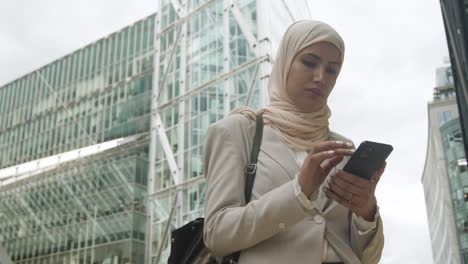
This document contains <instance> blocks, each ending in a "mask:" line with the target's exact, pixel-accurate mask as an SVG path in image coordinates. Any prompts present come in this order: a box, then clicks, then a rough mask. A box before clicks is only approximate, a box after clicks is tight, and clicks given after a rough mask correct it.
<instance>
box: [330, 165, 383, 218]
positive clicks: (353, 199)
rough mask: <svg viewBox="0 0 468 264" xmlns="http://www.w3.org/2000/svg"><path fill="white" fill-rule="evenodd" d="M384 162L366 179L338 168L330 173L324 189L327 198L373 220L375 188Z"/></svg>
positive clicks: (375, 207) (375, 202)
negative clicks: (326, 186) (332, 173)
mask: <svg viewBox="0 0 468 264" xmlns="http://www.w3.org/2000/svg"><path fill="white" fill-rule="evenodd" d="M385 166H386V163H385V162H384V164H383V165H382V167H381V168H380V169H379V170H378V171H376V172H375V173H374V175H373V176H372V178H371V180H370V181H368V180H366V179H363V178H361V177H358V176H356V175H353V174H350V173H347V172H345V171H342V170H338V171H337V173H336V174H334V175H332V176H331V177H330V178H331V180H330V182H329V184H328V186H329V188H326V189H325V194H326V195H327V197H328V198H330V199H333V200H335V201H337V202H338V203H340V204H341V205H343V206H344V207H347V208H349V209H350V210H351V211H352V212H353V213H355V214H356V215H358V216H361V217H362V218H364V219H365V220H366V221H374V215H375V213H376V210H377V200H376V199H375V194H374V193H375V188H376V186H377V183H378V182H379V180H380V177H381V176H382V174H383V172H384V171H385Z"/></svg>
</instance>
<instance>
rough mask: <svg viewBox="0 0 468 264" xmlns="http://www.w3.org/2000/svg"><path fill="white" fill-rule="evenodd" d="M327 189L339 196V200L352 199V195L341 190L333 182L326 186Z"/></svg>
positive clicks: (345, 190)
mask: <svg viewBox="0 0 468 264" xmlns="http://www.w3.org/2000/svg"><path fill="white" fill-rule="evenodd" d="M328 188H329V189H331V190H332V191H333V192H334V193H335V194H336V195H338V196H340V197H341V198H343V199H345V200H347V201H349V200H350V199H351V198H352V197H353V195H354V194H353V193H351V192H349V191H348V190H347V189H343V188H342V187H341V186H339V185H337V184H336V183H334V182H332V181H331V182H330V183H329V184H328Z"/></svg>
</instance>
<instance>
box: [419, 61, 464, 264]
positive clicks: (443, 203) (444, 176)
mask: <svg viewBox="0 0 468 264" xmlns="http://www.w3.org/2000/svg"><path fill="white" fill-rule="evenodd" d="M436 79H437V86H436V87H435V88H434V101H433V102H430V103H429V104H428V112H429V115H428V116H429V131H428V146H427V157H426V164H425V167H424V175H423V178H422V183H423V186H424V194H425V198H426V209H427V216H428V220H429V233H430V236H431V242H432V254H433V260H434V263H436V264H438V263H440V264H442V263H444V264H445V263H468V262H467V260H468V259H467V257H468V254H467V253H466V252H467V250H468V248H467V246H468V244H467V242H468V241H467V234H468V233H467V231H465V228H466V230H468V222H467V224H466V227H465V222H466V220H467V217H468V214H467V213H468V211H467V205H466V202H465V201H468V188H466V187H468V182H467V181H466V180H467V179H466V178H467V176H468V175H467V164H466V158H465V153H464V149H463V139H462V133H461V128H460V121H459V113H458V108H457V101H456V98H455V92H454V87H453V78H452V73H451V70H450V66H445V67H441V68H438V69H437V71H436ZM465 186H466V187H465ZM465 193H466V195H465Z"/></svg>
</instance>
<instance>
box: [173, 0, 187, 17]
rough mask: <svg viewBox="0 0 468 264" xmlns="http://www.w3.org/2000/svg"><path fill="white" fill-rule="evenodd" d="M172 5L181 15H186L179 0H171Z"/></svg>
mask: <svg viewBox="0 0 468 264" xmlns="http://www.w3.org/2000/svg"><path fill="white" fill-rule="evenodd" d="M171 5H172V7H173V8H174V10H175V11H176V13H177V15H178V16H179V17H183V16H184V15H185V12H184V10H183V9H182V6H181V4H180V3H179V1H178V0H171Z"/></svg>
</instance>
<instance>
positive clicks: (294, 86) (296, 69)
mask: <svg viewBox="0 0 468 264" xmlns="http://www.w3.org/2000/svg"><path fill="white" fill-rule="evenodd" d="M305 76H307V74H305V73H304V72H303V69H302V68H301V67H300V65H299V66H298V65H297V63H293V64H292V65H291V69H290V70H289V74H288V79H287V81H286V91H287V92H288V94H289V95H290V96H294V95H295V94H296V93H297V90H299V89H300V88H301V87H302V84H303V83H304V82H306V80H305V78H304V77H305Z"/></svg>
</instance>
